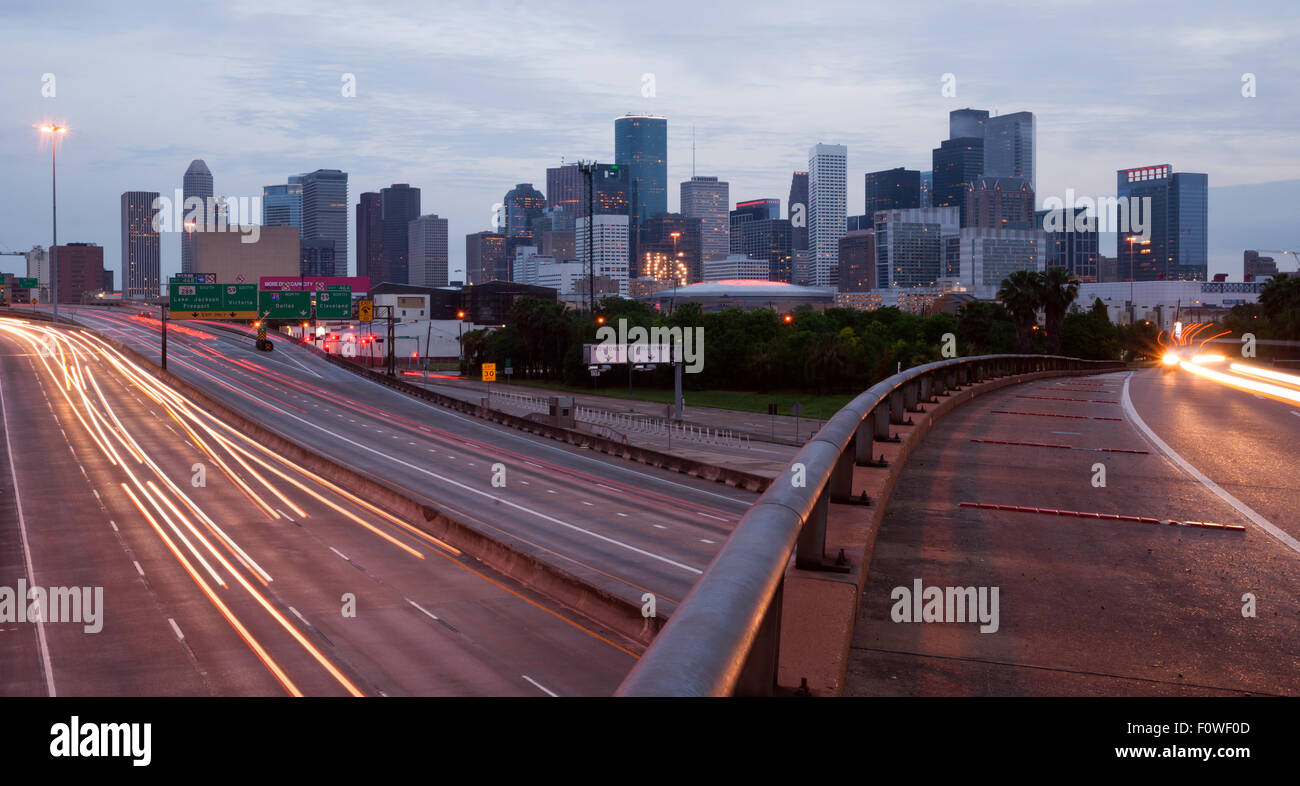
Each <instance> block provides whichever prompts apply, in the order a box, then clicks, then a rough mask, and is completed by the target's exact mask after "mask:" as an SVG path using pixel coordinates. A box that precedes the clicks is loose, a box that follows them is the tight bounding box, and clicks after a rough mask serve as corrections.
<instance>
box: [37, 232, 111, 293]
mask: <svg viewBox="0 0 1300 786" xmlns="http://www.w3.org/2000/svg"><path fill="white" fill-rule="evenodd" d="M23 256H25V257H26V258H27V278H34V279H36V280H37V282H38V283H39V286H38V288H37V292H36V299H37V301H38V302H41V303H46V302H49V299H50V255H49V252H47V251H46V250H45V249H44V248H43V247H41V246H32V250H31V251H28V252H26V253H25V254H24V255H23ZM108 288H109V289H112V287H108Z"/></svg>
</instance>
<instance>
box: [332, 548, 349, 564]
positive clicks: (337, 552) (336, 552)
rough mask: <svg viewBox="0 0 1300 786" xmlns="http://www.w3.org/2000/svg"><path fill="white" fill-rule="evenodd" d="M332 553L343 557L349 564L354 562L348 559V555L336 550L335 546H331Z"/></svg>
mask: <svg viewBox="0 0 1300 786" xmlns="http://www.w3.org/2000/svg"><path fill="white" fill-rule="evenodd" d="M330 551H332V552H334V553H335V554H337V555H339V556H340V557H342V558H343V559H346V560H347V561H348V562H351V561H352V560H351V559H349V558H348V555H346V554H344V553H343V552H341V551H339V550H338V549H336V548H334V547H333V546H330Z"/></svg>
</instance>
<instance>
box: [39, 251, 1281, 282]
mask: <svg viewBox="0 0 1300 786" xmlns="http://www.w3.org/2000/svg"><path fill="white" fill-rule="evenodd" d="M30 270H31V268H30V267H29V268H28V271H29V272H28V273H27V275H29V276H30V275H31V272H30ZM1241 272H1242V274H1243V275H1242V278H1243V280H1245V281H1267V280H1268V279H1270V278H1272V277H1273V276H1276V275H1277V274H1278V270H1277V262H1276V261H1274V260H1273V257H1262V256H1260V255H1259V252H1258V251H1245V252H1243V253H1242V255H1241Z"/></svg>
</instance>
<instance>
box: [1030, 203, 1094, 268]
mask: <svg viewBox="0 0 1300 786" xmlns="http://www.w3.org/2000/svg"><path fill="white" fill-rule="evenodd" d="M1034 228H1035V229H1041V230H1042V231H1043V233H1044V234H1045V235H1046V236H1047V267H1049V268H1052V267H1061V268H1065V269H1066V270H1068V271H1070V274H1071V275H1073V276H1074V277H1075V278H1077V279H1079V281H1081V282H1083V283H1085V284H1094V283H1096V282H1098V281H1104V280H1106V279H1105V278H1103V273H1102V270H1101V264H1100V263H1101V252H1100V241H1101V233H1100V232H1099V231H1098V230H1097V221H1096V218H1095V217H1093V216H1089V214H1088V212H1087V210H1086V209H1085V208H1083V207H1073V208H1071V209H1068V210H1067V209H1066V208H1060V209H1058V210H1036V211H1034Z"/></svg>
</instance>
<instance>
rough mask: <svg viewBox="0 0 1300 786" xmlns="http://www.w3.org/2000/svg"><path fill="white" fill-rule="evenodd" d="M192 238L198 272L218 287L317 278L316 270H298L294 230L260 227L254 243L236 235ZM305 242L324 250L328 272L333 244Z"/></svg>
mask: <svg viewBox="0 0 1300 786" xmlns="http://www.w3.org/2000/svg"><path fill="white" fill-rule="evenodd" d="M195 237H196V239H197V241H198V242H197V243H196V248H197V249H198V252H199V259H202V260H203V263H202V264H203V270H201V271H198V272H201V273H207V274H211V275H213V276H215V277H216V283H218V284H256V283H258V282H259V280H260V279H261V277H262V276H298V275H308V276H310V275H320V273H317V272H315V271H316V270H319V269H320V267H319V266H316V267H312V266H309V267H308V268H307V269H304V268H303V266H302V258H301V253H302V245H301V244H300V242H299V239H298V227H294V226H288V225H285V226H270V227H262V228H261V230H259V233H258V238H257V242H256V243H244V242H243V238H244V236H243V235H241V234H240V233H238V232H199V233H197V234H196V236H195ZM309 242H313V243H318V244H322V245H323V246H324V248H325V253H327V254H328V255H329V260H328V261H329V267H327V268H325V269H326V270H331V271H332V270H333V262H334V258H333V250H334V247H333V244H332V243H330V242H329V241H327V240H320V239H317V240H315V241H309ZM324 275H333V274H332V272H331V273H325V274H324Z"/></svg>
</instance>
